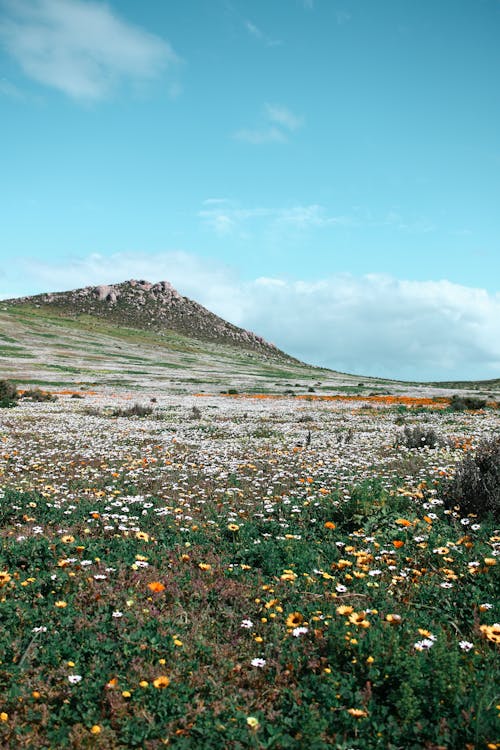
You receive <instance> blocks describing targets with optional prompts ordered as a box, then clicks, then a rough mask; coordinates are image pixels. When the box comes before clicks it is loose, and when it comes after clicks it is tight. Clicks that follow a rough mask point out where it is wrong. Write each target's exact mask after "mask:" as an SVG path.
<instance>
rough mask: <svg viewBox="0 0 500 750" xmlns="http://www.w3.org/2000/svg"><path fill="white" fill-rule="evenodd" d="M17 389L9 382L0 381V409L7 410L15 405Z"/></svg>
mask: <svg viewBox="0 0 500 750" xmlns="http://www.w3.org/2000/svg"><path fill="white" fill-rule="evenodd" d="M17 399H18V394H17V388H16V386H15V385H14V383H11V382H10V380H0V408H2V409H9V408H10V407H11V406H15V405H16V401H17Z"/></svg>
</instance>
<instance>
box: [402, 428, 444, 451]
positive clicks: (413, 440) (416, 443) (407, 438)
mask: <svg viewBox="0 0 500 750" xmlns="http://www.w3.org/2000/svg"><path fill="white" fill-rule="evenodd" d="M438 443H439V438H438V436H437V434H436V432H435V431H434V430H433V429H432V428H429V427H421V426H420V425H417V426H416V427H405V428H404V430H403V433H402V434H401V435H400V436H399V437H398V439H397V440H396V446H400V445H404V446H405V447H406V448H435V447H436V446H437V445H438Z"/></svg>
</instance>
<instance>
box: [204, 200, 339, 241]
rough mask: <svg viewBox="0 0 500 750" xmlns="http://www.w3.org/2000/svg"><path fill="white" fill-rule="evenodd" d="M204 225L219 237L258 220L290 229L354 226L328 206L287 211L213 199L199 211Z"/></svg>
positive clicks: (289, 209)
mask: <svg viewBox="0 0 500 750" xmlns="http://www.w3.org/2000/svg"><path fill="white" fill-rule="evenodd" d="M198 216H199V217H200V218H201V219H202V220H203V222H204V223H205V224H206V225H207V226H208V227H209V228H210V229H212V230H213V231H215V232H216V233H217V234H218V235H229V234H232V233H233V232H235V231H237V230H238V231H241V230H242V229H243V228H244V227H245V225H246V226H248V222H249V221H251V220H255V219H262V218H265V219H267V220H268V221H269V222H270V223H271V225H273V226H275V227H282V228H286V227H290V228H293V229H301V230H307V229H312V228H321V227H327V226H334V225H344V226H345V225H347V224H351V223H352V220H351V219H350V218H349V217H347V216H332V215H330V214H329V213H328V211H327V210H326V208H325V207H324V206H320V205H317V204H311V205H306V206H302V205H296V206H289V207H285V208H264V207H254V208H242V207H241V206H239V205H238V204H236V203H234V202H232V201H229V200H226V199H209V200H207V201H204V202H203V209H202V210H201V211H199V212H198Z"/></svg>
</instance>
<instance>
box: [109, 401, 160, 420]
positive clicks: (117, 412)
mask: <svg viewBox="0 0 500 750" xmlns="http://www.w3.org/2000/svg"><path fill="white" fill-rule="evenodd" d="M153 411H154V409H153V407H152V406H147V405H145V404H139V403H135V404H134V405H133V406H130V407H129V408H128V409H126V408H123V407H118V408H116V409H113V411H112V412H111V416H113V417H149V416H150V414H152V413H153Z"/></svg>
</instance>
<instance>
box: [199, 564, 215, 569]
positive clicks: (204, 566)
mask: <svg viewBox="0 0 500 750" xmlns="http://www.w3.org/2000/svg"><path fill="white" fill-rule="evenodd" d="M198 567H199V569H200V570H211V568H212V566H211V565H210V563H198Z"/></svg>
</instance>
